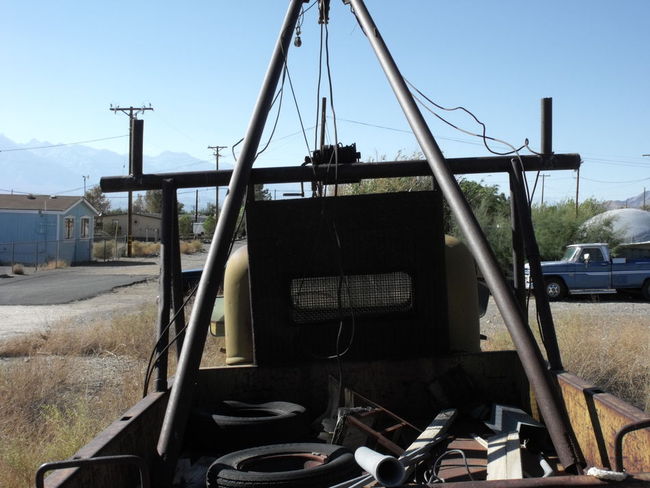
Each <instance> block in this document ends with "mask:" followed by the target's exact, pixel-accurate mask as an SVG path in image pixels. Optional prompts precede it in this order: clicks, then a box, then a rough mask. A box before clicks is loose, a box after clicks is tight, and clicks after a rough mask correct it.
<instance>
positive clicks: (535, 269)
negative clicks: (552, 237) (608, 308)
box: [511, 159, 563, 371]
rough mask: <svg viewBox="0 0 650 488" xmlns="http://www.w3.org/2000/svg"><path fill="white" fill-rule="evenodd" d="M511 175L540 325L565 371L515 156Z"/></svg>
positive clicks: (556, 365)
mask: <svg viewBox="0 0 650 488" xmlns="http://www.w3.org/2000/svg"><path fill="white" fill-rule="evenodd" d="M511 178H512V180H514V182H515V185H514V190H515V191H514V192H513V194H512V195H513V197H514V199H515V206H516V207H517V214H518V216H519V224H520V227H521V229H522V231H523V235H524V242H525V247H526V256H527V257H528V266H529V267H530V277H531V280H532V282H533V293H534V294H535V304H536V307H537V315H538V316H539V322H540V328H541V330H542V342H543V343H544V348H545V349H546V356H547V357H548V362H549V365H550V368H551V369H552V370H554V371H561V370H562V369H563V366H562V359H561V357H560V348H559V346H558V344H557V337H556V335H555V324H554V323H553V314H552V313H551V305H550V304H549V302H548V296H547V295H546V287H545V286H544V275H543V273H542V260H541V258H540V256H539V246H538V244H537V240H536V239H535V229H534V228H533V221H532V217H531V214H530V207H529V205H528V200H527V198H526V194H525V193H524V182H523V180H524V175H523V172H522V171H521V168H520V167H519V162H518V161H516V160H515V159H513V160H512V173H511Z"/></svg>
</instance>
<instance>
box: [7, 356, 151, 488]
mask: <svg viewBox="0 0 650 488" xmlns="http://www.w3.org/2000/svg"><path fill="white" fill-rule="evenodd" d="M75 370H76V364H75V361H74V360H73V359H69V358H51V357H36V358H30V359H29V360H18V361H15V362H13V363H12V364H10V365H5V366H3V367H2V368H0V396H1V397H2V398H3V409H2V416H1V417H0V486H6V487H17V488H18V487H31V486H33V482H34V481H33V480H34V473H35V471H36V468H37V467H38V466H39V465H40V464H41V463H43V462H45V461H51V460H59V459H66V458H68V457H70V456H71V455H72V454H74V452H75V451H76V450H77V449H78V448H79V447H80V446H81V445H83V444H84V443H86V442H87V441H88V440H90V439H91V438H92V437H93V435H94V434H96V433H97V432H99V431H100V430H101V429H103V428H104V427H105V426H106V425H108V423H109V422H110V421H111V420H112V419H113V418H115V417H117V416H118V415H119V414H120V413H121V412H122V411H124V410H125V409H126V408H127V406H128V405H129V404H130V403H133V401H134V400H135V399H137V398H138V394H139V391H140V388H137V389H134V388H132V387H133V384H132V383H130V382H129V381H123V382H121V383H120V386H119V387H117V388H116V387H115V386H112V387H111V388H102V389H100V390H99V391H97V390H93V389H83V388H80V387H79V385H76V384H75V380H74V371H75ZM126 379H127V378H126V377H125V380H126Z"/></svg>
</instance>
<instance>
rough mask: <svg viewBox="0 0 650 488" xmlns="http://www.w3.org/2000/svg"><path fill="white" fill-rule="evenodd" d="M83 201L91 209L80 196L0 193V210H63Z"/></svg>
mask: <svg viewBox="0 0 650 488" xmlns="http://www.w3.org/2000/svg"><path fill="white" fill-rule="evenodd" d="M82 200H83V201H84V202H86V204H87V205H88V206H89V207H90V208H91V209H93V210H95V209H94V208H93V206H92V205H91V204H90V203H88V202H87V201H85V200H84V199H83V198H82V197H69V196H55V195H52V196H50V195H8V194H0V210H46V211H51V212H63V211H66V210H68V209H69V208H70V207H72V206H73V205H75V204H77V203H78V202H79V201H82Z"/></svg>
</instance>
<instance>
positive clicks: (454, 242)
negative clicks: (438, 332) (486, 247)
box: [445, 235, 481, 352]
mask: <svg viewBox="0 0 650 488" xmlns="http://www.w3.org/2000/svg"><path fill="white" fill-rule="evenodd" d="M445 262H446V270H447V302H448V313H449V349H450V350H451V351H463V352H479V351H480V350H481V344H480V322H479V310H478V288H477V284H476V267H475V265H474V258H473V257H472V254H471V253H470V252H469V249H467V246H466V245H465V244H463V243H462V242H461V241H459V240H458V239H456V238H455V237H452V236H449V235H446V236H445Z"/></svg>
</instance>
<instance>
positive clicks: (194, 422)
mask: <svg viewBox="0 0 650 488" xmlns="http://www.w3.org/2000/svg"><path fill="white" fill-rule="evenodd" d="M188 434H189V438H190V439H193V445H194V447H198V448H201V449H208V450H216V451H221V452H228V451H233V450H234V449H237V450H236V451H234V452H229V454H226V455H224V456H221V457H220V458H218V459H217V460H216V461H215V462H214V463H213V464H212V465H211V466H210V468H209V469H208V472H207V480H206V483H207V486H208V488H253V487H259V486H264V487H265V488H298V487H305V486H309V487H310V488H321V487H322V488H326V487H328V486H331V485H333V484H337V483H340V482H343V481H345V480H348V479H351V478H353V477H354V476H355V475H356V474H357V473H358V471H359V468H358V466H357V464H356V462H355V461H354V456H353V454H352V453H351V452H350V451H349V450H347V449H346V448H344V447H341V446H337V445H333V444H319V443H312V442H308V443H304V442H295V441H299V440H304V439H307V438H309V434H310V428H309V422H308V417H307V414H306V411H305V408H304V407H302V406H301V405H297V404H295V403H289V402H267V403H245V402H237V401H223V402H220V403H218V404H215V405H211V406H209V407H206V408H202V409H195V410H194V411H193V414H192V418H191V421H190V425H189V430H188ZM215 442H217V444H216V445H215V444H214V443H215Z"/></svg>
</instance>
